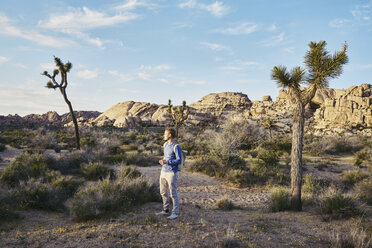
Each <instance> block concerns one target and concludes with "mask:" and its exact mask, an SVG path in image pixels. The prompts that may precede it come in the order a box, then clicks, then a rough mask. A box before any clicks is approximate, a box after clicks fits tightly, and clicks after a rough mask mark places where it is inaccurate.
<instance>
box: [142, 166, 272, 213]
mask: <svg viewBox="0 0 372 248" xmlns="http://www.w3.org/2000/svg"><path fill="white" fill-rule="evenodd" d="M138 169H139V170H140V171H141V172H142V173H143V174H144V175H145V176H147V177H149V178H150V179H151V181H152V182H153V183H155V184H156V185H159V176H160V170H161V166H160V165H159V166H151V167H139V168H138ZM178 193H179V198H180V203H181V204H193V205H195V206H198V207H201V208H209V209H210V208H214V207H215V206H216V203H217V201H218V200H219V199H222V198H228V199H229V200H231V201H232V202H233V203H234V204H235V205H238V206H240V207H242V208H262V207H264V206H265V205H267V203H268V201H269V193H268V191H267V190H258V189H249V188H246V189H237V188H232V187H228V186H225V185H223V184H222V183H221V181H220V180H217V179H215V178H212V177H209V176H206V175H204V174H201V173H191V172H187V171H181V172H179V176H178Z"/></svg>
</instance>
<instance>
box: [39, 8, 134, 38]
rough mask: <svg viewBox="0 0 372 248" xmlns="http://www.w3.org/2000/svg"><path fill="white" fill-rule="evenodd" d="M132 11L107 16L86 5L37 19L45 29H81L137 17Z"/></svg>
mask: <svg viewBox="0 0 372 248" xmlns="http://www.w3.org/2000/svg"><path fill="white" fill-rule="evenodd" d="M138 17H139V16H138V15H136V14H132V13H124V14H122V13H120V14H117V15H112V16H107V14H106V13H104V12H99V11H95V10H90V9H89V8H87V7H82V8H77V9H72V11H71V12H68V13H66V14H52V15H50V16H49V20H47V21H39V26H40V27H42V28H45V29H53V30H61V31H62V32H71V31H81V30H86V29H93V28H98V27H107V26H112V25H115V24H117V23H123V22H127V21H130V20H134V19H137V18H138Z"/></svg>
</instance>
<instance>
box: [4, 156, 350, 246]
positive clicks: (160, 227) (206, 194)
mask: <svg viewBox="0 0 372 248" xmlns="http://www.w3.org/2000/svg"><path fill="white" fill-rule="evenodd" d="M18 154H19V153H18V151H17V150H13V149H7V150H6V152H4V153H2V154H1V156H2V158H3V160H4V161H3V162H4V165H5V163H6V164H8V163H9V161H11V159H12V157H14V156H15V155H18ZM341 160H342V159H341ZM319 163H320V162H318V164H319ZM340 164H341V166H346V167H347V168H349V169H350V168H351V166H350V165H342V161H341V162H340ZM338 166H340V165H338V164H337V163H336V164H334V163H333V164H330V165H327V167H326V168H325V170H326V172H327V175H328V174H329V175H328V176H329V177H330V178H333V179H335V180H336V179H337V178H339V168H338ZM306 167H307V172H306V173H308V172H312V171H314V173H318V172H317V171H318V170H317V169H316V168H315V167H314V166H312V165H308V166H306ZM346 167H345V168H346ZM160 169H161V167H160V166H151V167H140V168H139V170H140V171H141V172H142V173H143V174H144V175H145V176H147V177H149V178H150V180H151V181H153V182H154V183H155V184H157V185H158V180H159V175H160ZM322 174H323V175H324V172H322V171H320V173H319V175H322ZM328 176H327V177H328ZM268 190H269V189H268V188H248V189H237V188H232V187H228V186H226V185H223V184H222V182H221V181H220V180H218V179H215V178H211V177H208V176H206V175H204V174H199V173H190V172H187V171H182V172H180V173H179V181H178V191H179V196H180V202H181V206H180V208H181V213H180V216H179V218H178V219H176V220H173V221H170V220H167V219H166V218H165V217H158V216H155V214H154V213H155V212H157V211H159V210H161V208H162V204H161V203H147V204H145V205H143V206H141V207H138V208H137V209H134V210H133V211H132V212H129V213H126V214H122V215H120V216H117V217H116V218H112V219H104V220H94V221H89V222H83V223H76V222H74V221H73V220H72V219H71V217H69V216H68V214H67V213H53V212H43V211H22V212H19V213H20V214H21V215H22V216H23V219H21V220H18V221H15V222H11V223H2V224H0V247H229V246H227V245H225V246H222V244H223V243H224V242H227V241H230V242H235V244H238V245H239V246H230V247H329V246H330V237H331V235H333V234H334V233H335V231H337V232H339V231H340V232H344V231H345V230H348V228H349V227H350V223H351V221H345V220H344V221H342V220H339V221H336V220H333V221H330V222H324V221H322V219H321V218H320V216H319V215H317V214H315V213H314V212H312V211H309V210H306V209H305V211H303V212H279V213H270V212H268V211H267V205H268V202H269V193H268ZM225 197H226V198H228V199H229V200H231V201H232V202H233V203H234V204H235V205H238V206H240V207H241V209H236V210H233V211H222V210H217V209H215V207H216V202H217V201H218V199H221V198H225Z"/></svg>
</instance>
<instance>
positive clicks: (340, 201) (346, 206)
mask: <svg viewBox="0 0 372 248" xmlns="http://www.w3.org/2000/svg"><path fill="white" fill-rule="evenodd" d="M318 205H319V213H320V214H321V215H322V216H323V218H325V219H329V218H330V219H338V218H347V217H351V216H356V215H358V214H360V211H359V210H358V209H357V208H356V206H355V204H354V201H353V199H352V198H351V197H348V196H345V195H343V194H342V193H341V192H340V191H339V190H338V189H336V188H335V187H334V186H330V187H329V188H328V189H327V191H325V192H324V193H323V194H322V195H320V197H319V199H318Z"/></svg>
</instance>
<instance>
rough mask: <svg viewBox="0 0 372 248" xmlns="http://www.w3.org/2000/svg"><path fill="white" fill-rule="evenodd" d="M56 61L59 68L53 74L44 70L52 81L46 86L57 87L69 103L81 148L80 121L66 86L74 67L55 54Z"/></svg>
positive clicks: (44, 73)
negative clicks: (68, 74) (57, 77)
mask: <svg viewBox="0 0 372 248" xmlns="http://www.w3.org/2000/svg"><path fill="white" fill-rule="evenodd" d="M54 61H55V63H56V66H57V69H55V70H54V71H53V75H51V74H49V73H48V72H47V71H44V72H43V74H42V75H44V76H46V77H48V78H49V79H50V81H48V83H47V85H46V87H47V88H49V89H54V90H55V89H56V88H58V89H59V90H60V92H61V94H62V96H63V99H64V100H65V102H66V103H67V105H68V108H69V110H70V114H71V118H72V122H73V123H74V127H75V137H76V148H77V149H80V137H79V127H78V123H77V121H76V117H75V114H74V110H73V109H72V105H71V102H70V101H69V100H68V98H67V93H66V88H67V73H68V72H70V70H71V68H72V64H71V62H67V63H66V64H64V63H63V62H62V61H61V59H59V58H57V57H55V56H54ZM58 74H61V81H60V83H58V82H57V81H56V76H57V75H58Z"/></svg>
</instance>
